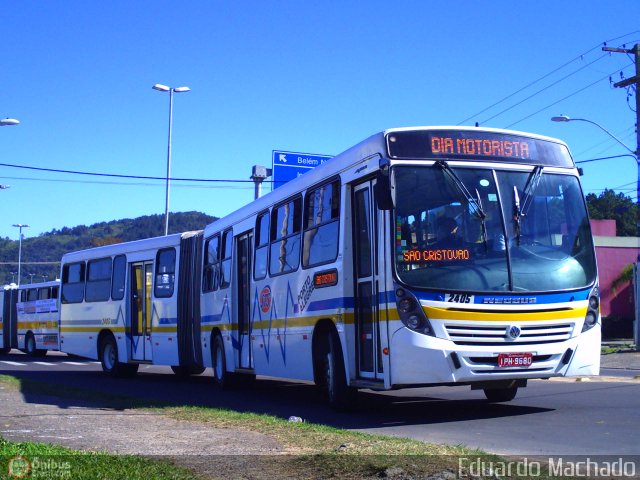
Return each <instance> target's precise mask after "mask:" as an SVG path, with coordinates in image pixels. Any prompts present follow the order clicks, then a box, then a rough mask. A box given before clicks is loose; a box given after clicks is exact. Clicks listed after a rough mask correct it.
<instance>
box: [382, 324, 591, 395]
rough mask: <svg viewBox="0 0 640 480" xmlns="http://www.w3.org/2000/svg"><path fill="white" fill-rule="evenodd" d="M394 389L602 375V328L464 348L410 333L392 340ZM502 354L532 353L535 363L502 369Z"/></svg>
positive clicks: (400, 332) (399, 333)
mask: <svg viewBox="0 0 640 480" xmlns="http://www.w3.org/2000/svg"><path fill="white" fill-rule="evenodd" d="M390 352H391V362H390V366H391V369H390V370H391V372H390V376H391V378H390V383H391V386H392V388H394V387H396V388H397V387H402V386H403V385H429V384H451V383H461V384H470V383H476V382H487V381H495V380H509V379H535V378H549V377H559V376H587V375H598V373H599V370H600V326H599V325H597V326H596V327H594V328H592V329H591V330H589V331H587V332H585V333H582V334H581V335H579V336H578V337H574V338H570V339H568V340H566V341H563V342H558V343H548V344H536V345H515V344H506V345H501V346H483V347H477V346H461V345H456V344H454V343H453V342H452V341H450V340H445V339H441V338H435V337H429V336H426V335H422V334H419V333H416V332H413V331H411V330H409V329H407V328H401V329H399V330H397V331H396V332H395V333H394V334H393V335H392V338H391V344H390ZM501 353H530V354H531V355H532V363H531V365H529V366H523V367H500V366H499V365H498V355H499V354H501Z"/></svg>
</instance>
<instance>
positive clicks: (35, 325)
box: [18, 320, 58, 330]
mask: <svg viewBox="0 0 640 480" xmlns="http://www.w3.org/2000/svg"><path fill="white" fill-rule="evenodd" d="M42 328H58V322H56V321H55V320H54V321H50V322H18V329H19V330H27V329H29V330H36V329H42Z"/></svg>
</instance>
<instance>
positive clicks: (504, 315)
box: [423, 307, 587, 322]
mask: <svg viewBox="0 0 640 480" xmlns="http://www.w3.org/2000/svg"><path fill="white" fill-rule="evenodd" d="M423 310H424V313H426V314H427V317H429V318H432V319H434V320H468V321H478V322H480V321H482V322H539V321H545V320H568V319H572V318H582V317H584V316H585V315H586V314H587V307H581V308H572V309H567V310H548V311H536V312H526V311H518V312H509V311H507V310H505V311H503V312H495V311H493V312H482V311H477V310H476V311H468V310H455V309H451V310H450V309H446V308H437V307H423Z"/></svg>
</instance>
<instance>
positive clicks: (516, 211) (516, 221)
mask: <svg viewBox="0 0 640 480" xmlns="http://www.w3.org/2000/svg"><path fill="white" fill-rule="evenodd" d="M522 215H523V213H522V209H521V208H520V197H519V196H518V187H516V186H515V185H514V186H513V233H514V235H515V237H516V245H518V246H520V217H521V216H522Z"/></svg>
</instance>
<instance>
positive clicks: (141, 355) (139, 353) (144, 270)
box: [129, 261, 153, 360]
mask: <svg viewBox="0 0 640 480" xmlns="http://www.w3.org/2000/svg"><path fill="white" fill-rule="evenodd" d="M152 285H153V262H151V261H146V262H136V263H130V264H129V315H130V317H129V325H130V326H131V359H132V360H151V359H152V357H151V352H152V350H151V308H152V303H151V291H152Z"/></svg>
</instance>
